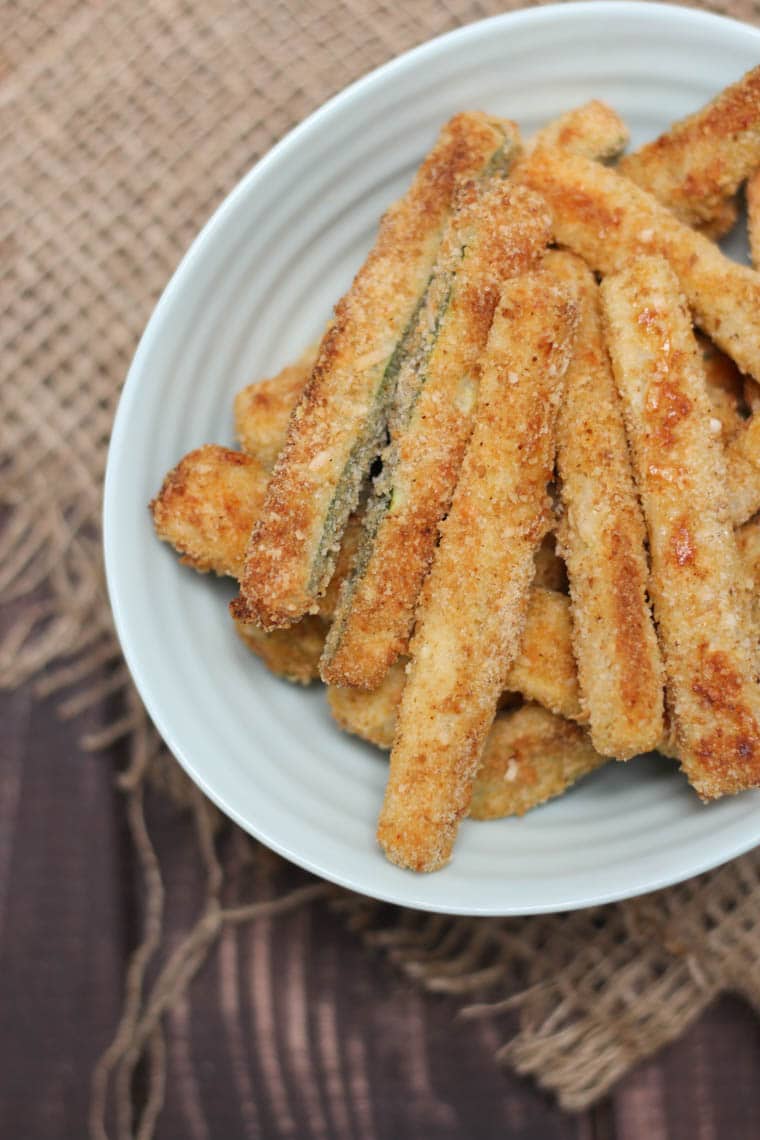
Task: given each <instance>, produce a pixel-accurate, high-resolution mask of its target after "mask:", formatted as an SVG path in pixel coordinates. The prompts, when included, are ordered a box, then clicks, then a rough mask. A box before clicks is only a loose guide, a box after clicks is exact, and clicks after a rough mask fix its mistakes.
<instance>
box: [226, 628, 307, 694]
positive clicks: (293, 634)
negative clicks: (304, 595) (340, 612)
mask: <svg viewBox="0 0 760 1140" xmlns="http://www.w3.org/2000/svg"><path fill="white" fill-rule="evenodd" d="M327 628H328V627H327V622H326V621H324V620H323V618H321V617H318V616H317V615H316V614H308V615H307V616H306V617H305V618H302V619H301V621H299V622H298V623H297V624H296V625H292V626H291V627H290V628H289V629H275V630H273V631H272V632H271V633H265V632H264V630H263V629H259V627H258V626H257V625H254V624H253V623H252V622H243V621H236V622H235V629H236V631H237V633H238V636H239V637H240V638H241V640H242V641H244V642H245V644H246V645H247V646H248V648H249V649H250V650H251V651H252V652H253V653H255V654H256V656H257V657H258V658H260V660H261V661H263V663H264V664H265V665H266V667H267V669H269V670H270V672H272V673H275V674H276V675H277V676H278V677H284V678H285V680H286V681H292V682H294V683H295V684H298V685H309V684H311V682H312V681H316V680H317V679H318V678H319V658H320V656H321V654H322V649H323V648H324V644H325V637H326V635H327Z"/></svg>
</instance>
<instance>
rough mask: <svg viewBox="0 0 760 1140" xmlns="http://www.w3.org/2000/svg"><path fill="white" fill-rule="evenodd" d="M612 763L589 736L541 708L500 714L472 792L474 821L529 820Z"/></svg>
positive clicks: (492, 730)
mask: <svg viewBox="0 0 760 1140" xmlns="http://www.w3.org/2000/svg"><path fill="white" fill-rule="evenodd" d="M607 762H608V758H607V757H606V756H600V755H599V753H598V752H597V751H596V750H595V749H594V747H593V746H592V744H591V741H590V740H589V737H588V733H587V732H585V731H584V730H583V729H582V728H579V727H578V725H577V724H573V723H572V722H571V721H569V720H563V719H562V717H559V716H555V715H554V714H553V713H550V712H547V711H546V709H542V708H540V707H539V706H538V705H524V706H523V708H521V709H515V710H514V711H513V712H508V713H500V714H499V715H498V716H497V717H496V720H495V721H494V722H493V725H492V726H491V731H490V732H489V734H488V739H487V740H486V746H485V748H484V749H483V758H482V760H481V763H480V767H479V768H478V774H477V776H476V777H475V782H474V784H473V787H472V803H471V804H470V817H471V819H502V818H503V817H504V816H508V815H525V813H526V812H527V811H530V809H531V808H534V807H538V805H539V804H542V803H545V802H546V800H550V799H553V798H554V797H555V796H561V795H562V793H563V792H566V791H567V789H568V788H569V787H571V785H572V784H574V783H575V782H576V780H579V779H580V778H581V776H585V775H587V774H588V773H589V772H593V771H594V770H595V769H596V768H600V767H601V766H602V764H606V763H607Z"/></svg>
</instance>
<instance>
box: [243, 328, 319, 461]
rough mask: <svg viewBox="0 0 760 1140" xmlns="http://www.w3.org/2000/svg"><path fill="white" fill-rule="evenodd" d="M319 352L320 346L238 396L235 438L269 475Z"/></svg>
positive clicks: (315, 346) (247, 388)
mask: <svg viewBox="0 0 760 1140" xmlns="http://www.w3.org/2000/svg"><path fill="white" fill-rule="evenodd" d="M317 349H318V345H312V346H311V348H307V349H306V351H305V352H304V353H303V354H302V355H301V356H300V357H299V358H298V360H296V361H295V362H294V363H293V364H288V365H286V366H285V368H282V369H280V371H279V372H278V373H277V375H276V376H272V377H270V378H269V379H267V380H258V381H254V383H253V384H248V385H247V386H246V387H245V388H242V389H241V390H240V391H239V392H238V393H237V395H236V396H235V405H234V409H235V434H236V435H237V438H238V441H239V443H240V446H241V447H242V449H243V451H245V452H247V453H248V454H249V455H254V456H255V457H256V458H257V459H258V460H259V462H260V463H261V464H262V466H263V467H265V468H266V469H267V471H271V469H272V467H273V466H274V463H275V460H276V459H277V456H278V455H279V454H280V451H281V450H282V445H283V443H284V442H285V435H286V432H287V429H288V421H289V420H290V416H291V413H292V411H293V409H294V408H295V406H296V404H297V403H298V401H299V399H300V398H301V393H302V392H303V390H304V386H305V384H306V381H307V380H308V378H309V376H310V375H311V370H312V368H313V367H314V362H315V360H316V359H317Z"/></svg>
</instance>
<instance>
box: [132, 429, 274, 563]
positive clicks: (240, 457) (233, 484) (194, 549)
mask: <svg viewBox="0 0 760 1140" xmlns="http://www.w3.org/2000/svg"><path fill="white" fill-rule="evenodd" d="M267 482H268V475H267V473H266V471H265V470H264V468H263V467H262V466H261V464H260V463H259V462H258V460H257V459H255V458H253V457H252V456H249V455H245V454H244V453H243V452H241V451H232V450H231V449H230V448H228V447H220V446H218V445H217V444H214V443H208V444H205V445H204V446H203V447H198V448H196V449H195V450H194V451H191V452H189V453H188V454H187V455H185V456H184V457H183V458H182V459H181V460H180V462H179V463H178V464H177V466H176V467H173V468H172V470H171V471H169V472H168V474H167V475H166V476H165V477H164V481H163V483H162V485H161V489H160V490H159V492H158V494H157V495H156V497H155V498H154V499H153V500H152V501H151V503H150V512H151V515H152V516H153V524H154V526H155V528H156V534H157V535H158V537H159V538H160V539H162V540H163V541H164V542H169V543H171V545H172V546H173V547H174V549H175V550H176V551H177V552H178V554H180V555H181V558H182V561H183V562H184V563H185V564H186V565H188V566H192V567H193V568H194V569H195V570H198V571H200V572H201V573H208V572H209V571H213V572H214V573H215V574H222V575H224V574H228V575H230V576H231V577H233V578H238V577H239V576H240V573H241V572H242V568H243V559H244V557H245V547H246V542H247V536H248V534H250V530H251V527H252V526H253V523H254V521H255V519H256V517H257V515H258V512H259V511H260V510H261V504H262V503H263V501H264V494H265V492H266V486H267Z"/></svg>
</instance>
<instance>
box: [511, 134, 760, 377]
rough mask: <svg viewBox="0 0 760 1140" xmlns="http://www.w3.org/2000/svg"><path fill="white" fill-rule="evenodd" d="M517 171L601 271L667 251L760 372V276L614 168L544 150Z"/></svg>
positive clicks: (700, 311)
mask: <svg viewBox="0 0 760 1140" xmlns="http://www.w3.org/2000/svg"><path fill="white" fill-rule="evenodd" d="M514 177H515V178H517V179H519V180H520V181H521V182H523V183H525V184H526V185H528V186H530V187H531V188H532V189H534V190H537V191H538V192H539V193H540V194H543V195H544V197H545V198H546V199H547V201H548V203H549V206H550V208H551V211H552V215H553V217H554V228H555V234H556V237H557V241H558V242H560V243H561V244H562V245H566V246H568V247H569V248H570V249H572V250H573V252H574V253H579V254H580V255H581V257H583V259H584V260H585V261H587V262H588V264H589V265H590V266H591V267H592V269H596V270H599V271H600V272H601V273H605V274H607V273H615V272H616V271H617V270H620V269H623V268H625V266H626V265H627V264H628V263H629V262H630V261H631V259H632V258H634V257H636V256H638V255H647V254H652V255H657V254H661V255H662V256H663V257H665V258H666V259H667V260H668V261H669V262H670V265H671V267H672V269H673V270H674V271H675V274H676V276H677V277H678V278H679V280H680V283H681V288H682V289H683V292H684V293H685V294H686V297H687V299H688V301H689V304H690V306H691V309H692V312H693V314H694V318H695V321H696V323H697V324H698V325H699V326H700V328H702V329H703V330H704V332H706V333H707V334H708V335H709V336H710V337H711V338H712V340H714V341H715V343H716V344H717V345H718V346H719V347H720V348H722V349H723V351H724V352H726V353H728V355H729V356H730V357H731V359H732V360H735V361H736V363H737V364H738V366H739V368H740V369H741V370H742V371H744V372H750V373H751V374H752V375H753V376H755V377H760V275H758V274H757V273H755V272H754V270H752V269H749V268H748V267H747V266H745V265H737V264H736V262H733V261H730V260H729V259H728V258H727V257H725V256H724V255H723V254H722V253H721V251H720V250H719V249H718V247H717V246H716V245H714V244H713V243H712V242H711V241H708V239H707V238H706V237H703V236H702V234H699V233H696V231H694V230H692V229H690V228H689V227H688V226H686V225H684V224H683V223H682V222H679V221H678V219H677V218H676V217H675V216H674V215H673V214H672V213H671V212H670V211H669V210H668V209H666V207H665V206H662V205H660V203H659V202H657V201H655V199H654V198H653V197H652V196H651V194H647V193H646V191H644V190H641V189H639V187H638V186H635V185H634V184H633V183H632V182H629V181H628V180H627V179H625V178H623V177H621V175H619V174H617V173H616V172H615V171H614V170H610V169H608V168H607V167H606V166H602V165H601V163H598V162H591V161H589V160H588V159H586V158H581V157H580V156H578V155H575V154H571V153H570V152H569V151H560V150H556V149H555V150H549V149H541V150H536V151H534V152H533V154H531V155H529V156H528V158H526V159H525V160H524V161H523V162H521V163H520V165H519V167H518V169H517V170H516V171H515V174H514Z"/></svg>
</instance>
